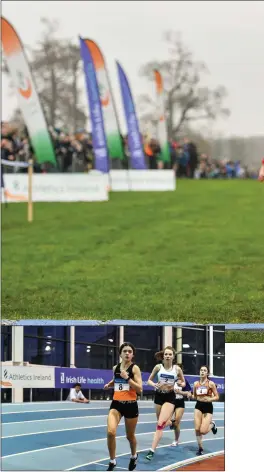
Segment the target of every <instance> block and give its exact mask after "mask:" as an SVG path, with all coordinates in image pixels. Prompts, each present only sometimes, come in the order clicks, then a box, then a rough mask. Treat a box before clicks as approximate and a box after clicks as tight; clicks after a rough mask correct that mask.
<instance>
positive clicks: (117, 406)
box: [104, 343, 142, 470]
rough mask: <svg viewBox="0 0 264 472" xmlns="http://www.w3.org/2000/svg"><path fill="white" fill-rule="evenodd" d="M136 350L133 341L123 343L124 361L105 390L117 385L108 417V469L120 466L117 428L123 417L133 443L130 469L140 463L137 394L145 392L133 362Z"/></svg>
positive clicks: (118, 365) (114, 369)
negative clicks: (136, 433) (117, 454)
mask: <svg viewBox="0 0 264 472" xmlns="http://www.w3.org/2000/svg"><path fill="white" fill-rule="evenodd" d="M135 353H136V350H135V347H134V346H133V344H131V343H123V344H122V345H121V346H120V349H119V355H120V357H121V362H120V363H119V364H117V365H115V366H114V368H113V372H114V377H113V380H111V381H110V382H109V383H108V384H106V385H105V386H104V388H105V389H108V388H111V387H114V396H113V401H112V403H111V405H110V411H109V414H108V420H107V445H108V450H109V455H110V462H109V466H108V469H107V470H114V468H115V467H116V430H117V426H118V425H119V423H120V420H121V418H122V416H124V418H125V426H126V435H127V439H128V441H129V443H130V449H131V458H130V462H129V466H128V470H134V469H135V468H136V465H137V458H138V455H137V452H136V451H137V441H136V436H135V430H136V426H137V422H138V404H137V394H140V393H141V392H142V377H141V372H140V369H139V367H138V366H137V365H136V364H134V363H133V357H134V356H135Z"/></svg>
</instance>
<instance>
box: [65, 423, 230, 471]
mask: <svg viewBox="0 0 264 472" xmlns="http://www.w3.org/2000/svg"><path fill="white" fill-rule="evenodd" d="M219 429H221V428H219ZM184 431H189V430H187V429H185V430H184ZM164 432H167V431H164ZM137 436H138V435H137ZM217 439H224V437H221V438H210V439H203V442H205V441H216V440H217ZM196 442H197V441H196V439H194V440H193V441H184V442H181V443H180V444H179V445H182V444H190V443H196ZM164 447H170V444H166V445H164V446H158V447H157V449H161V448H164ZM148 450H149V448H147V449H140V450H139V451H137V452H144V451H148ZM128 454H130V453H129V452H125V453H123V454H118V455H117V456H116V458H118V457H122V456H127V455H128ZM203 457H204V456H203ZM107 460H109V457H105V458H104V459H98V460H97V461H93V462H86V464H81V465H77V466H74V467H71V468H70V469H66V470H76V469H79V468H80V467H85V466H86V465H92V464H98V462H101V461H107Z"/></svg>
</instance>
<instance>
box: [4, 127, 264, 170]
mask: <svg viewBox="0 0 264 472" xmlns="http://www.w3.org/2000/svg"><path fill="white" fill-rule="evenodd" d="M49 131H50V135H51V138H52V141H53V145H54V149H55V154H56V161H57V166H56V167H54V166H51V165H50V164H48V163H46V164H38V163H37V162H36V160H35V159H34V152H33V149H32V147H31V145H30V140H29V137H28V134H27V130H26V129H22V130H21V129H18V128H17V127H15V126H12V125H11V124H10V123H7V122H2V123H1V159H4V160H8V161H12V162H15V161H20V162H25V161H27V160H28V159H29V157H33V160H34V171H35V172H89V170H91V169H93V168H94V153H93V145H92V136H91V134H90V133H88V132H86V131H85V130H78V131H77V132H76V133H74V134H70V133H67V131H66V130H61V129H56V128H51V127H50V129H49ZM122 141H123V147H124V154H125V159H124V160H122V161H120V160H119V159H112V162H111V168H115V169H118V168H120V169H122V168H128V167H129V157H130V156H129V149H128V144H127V137H122ZM143 146H144V152H145V157H146V163H147V167H148V168H149V169H162V168H171V169H174V171H175V174H176V176H177V177H180V178H191V179H193V178H195V179H234V178H257V176H258V171H257V170H256V171H254V170H249V169H248V168H247V167H246V166H243V165H241V163H240V162H239V160H237V161H234V162H233V161H228V160H227V159H221V160H220V159H213V158H212V157H210V156H208V155H207V154H199V152H198V150H197V146H196V145H195V143H193V142H192V141H191V140H190V139H188V138H187V137H185V138H183V140H170V142H169V149H170V162H169V163H165V164H164V163H163V162H162V161H161V159H160V153H161V149H160V145H159V143H158V141H157V140H156V139H153V138H148V137H146V136H145V137H143ZM238 157H239V156H238ZM4 172H26V169H20V168H18V167H9V166H4Z"/></svg>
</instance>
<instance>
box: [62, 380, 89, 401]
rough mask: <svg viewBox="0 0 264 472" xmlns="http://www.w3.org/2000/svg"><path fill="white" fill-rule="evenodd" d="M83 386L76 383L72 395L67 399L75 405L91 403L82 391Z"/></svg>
mask: <svg viewBox="0 0 264 472" xmlns="http://www.w3.org/2000/svg"><path fill="white" fill-rule="evenodd" d="M81 387H82V386H81V384H80V383H76V384H75V385H74V387H73V388H71V389H70V393H69V395H68V397H67V401H71V402H75V403H90V400H87V398H85V396H84V395H83V393H82V391H81Z"/></svg>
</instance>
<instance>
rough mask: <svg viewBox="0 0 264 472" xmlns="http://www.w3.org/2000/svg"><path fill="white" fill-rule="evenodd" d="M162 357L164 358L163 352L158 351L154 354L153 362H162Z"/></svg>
mask: <svg viewBox="0 0 264 472" xmlns="http://www.w3.org/2000/svg"><path fill="white" fill-rule="evenodd" d="M163 357H164V351H158V352H156V354H155V355H154V358H155V361H156V362H162V361H163Z"/></svg>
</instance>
